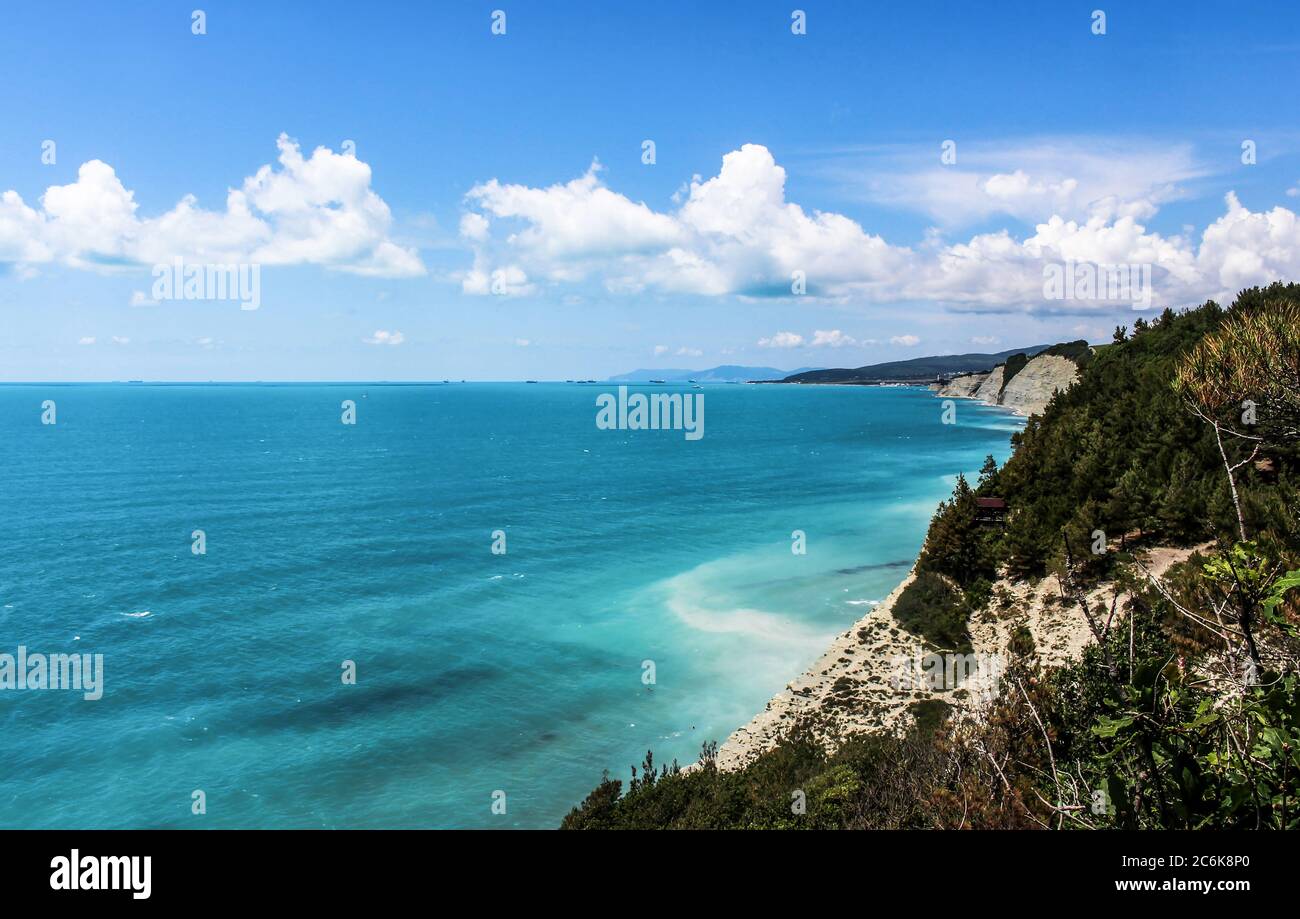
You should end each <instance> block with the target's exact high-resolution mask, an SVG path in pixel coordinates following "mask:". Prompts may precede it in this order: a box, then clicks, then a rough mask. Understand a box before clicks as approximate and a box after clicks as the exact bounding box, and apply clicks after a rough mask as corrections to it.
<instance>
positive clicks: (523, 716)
mask: <svg viewBox="0 0 1300 919" xmlns="http://www.w3.org/2000/svg"><path fill="white" fill-rule="evenodd" d="M631 390H632V391H633V392H644V393H652V392H674V393H681V394H683V395H688V396H691V397H692V398H694V397H698V396H702V397H703V403H704V408H705V412H704V426H703V436H702V437H700V438H699V439H690V438H688V437H686V436H685V435H684V432H683V431H681V430H626V429H613V430H610V429H602V428H601V427H598V426H597V424H596V418H597V412H598V404H597V403H598V399H599V397H600V396H601V395H602V394H603V393H613V392H615V391H616V386H614V385H613V384H599V383H597V384H578V383H573V384H566V383H535V384H529V383H463V384H456V383H450V384H418V385H415V384H412V385H399V384H382V383H322V384H247V385H245V384H208V385H191V384H147V383H121V384H102V385H101V384H63V385H55V384H39V385H26V384H11V385H4V386H0V764H3V768H0V827H5V828H46V827H53V828H101V827H103V828H119V827H121V828H129V827H164V828H195V829H204V828H229V827H245V828H290V827H308V828H312V827H321V828H351V827H469V828H501V829H504V828H520V827H524V828H547V827H555V826H557V825H558V824H559V822H560V821H561V819H562V818H563V817H564V815H565V814H566V813H567V812H568V811H569V810H570V809H571V808H572V807H574V806H575V805H577V804H578V803H579V802H580V801H581V800H582V799H583V797H584V796H585V795H586V794H587V792H588V791H590V790H591V788H593V787H594V786H595V785H596V784H597V783H598V782H599V781H600V779H601V777H602V774H603V773H604V772H606V771H608V774H609V775H610V776H611V777H613V778H618V779H622V780H624V781H626V780H627V779H628V777H629V776H630V774H631V773H630V767H631V766H632V765H634V764H637V765H639V764H640V763H641V762H642V760H643V759H644V758H645V755H646V752H647V751H653V755H654V761H655V763H656V764H659V763H664V764H668V763H672V762H673V761H674V760H676V761H677V762H678V763H680V764H686V763H689V762H692V761H694V760H695V759H696V758H697V757H698V755H699V751H700V748H701V745H702V744H704V743H705V742H707V741H717V742H719V743H721V742H722V741H724V740H725V739H726V738H727V736H728V735H729V734H730V733H731V732H732V731H734V730H735V729H736V728H737V727H739V726H741V725H743V724H744V723H746V722H747V721H748V720H749V719H750V718H751V717H752V716H753V715H754V714H755V713H756V712H758V711H760V710H762V708H763V706H764V705H765V703H766V702H767V700H768V699H769V698H771V697H772V696H773V695H774V694H775V693H777V692H779V691H780V690H781V689H782V688H783V687H784V686H785V684H786V683H787V682H789V681H790V680H791V679H793V678H794V677H796V676H797V675H798V674H799V673H800V672H802V671H803V670H804V669H805V668H806V667H807V666H808V665H809V664H811V663H812V662H813V661H815V660H816V659H817V657H818V656H820V654H821V652H822V651H823V650H824V649H825V647H826V646H827V645H828V644H829V642H830V641H831V640H832V639H833V638H834V637H835V635H836V634H837V633H841V632H843V631H845V630H846V629H848V628H849V627H850V626H851V625H852V624H853V623H854V622H855V621H856V620H857V619H859V618H861V617H862V616H864V615H868V614H869V613H870V612H871V611H872V609H873V608H874V607H875V605H876V604H878V603H879V601H880V600H881V599H883V598H884V597H885V596H886V594H888V593H889V592H890V591H891V590H892V589H893V588H894V587H895V586H896V585H897V584H898V583H899V582H900V581H901V580H902V579H903V578H904V577H905V576H906V574H907V572H908V570H909V568H910V567H911V565H912V562H913V560H914V559H915V557H916V554H917V552H918V550H919V549H920V547H921V543H922V540H923V538H924V535H925V530H926V526H927V524H928V522H929V520H930V518H931V516H932V515H933V513H934V511H935V509H936V507H937V506H938V504H939V502H940V501H941V500H943V499H944V498H945V497H946V496H947V495H948V494H949V492H950V490H951V488H952V486H953V484H954V482H955V481H956V477H957V475H958V474H959V473H965V474H966V475H967V476H968V477H970V478H973V477H974V475H975V474H976V472H977V470H978V469H979V467H980V465H981V463H982V461H983V460H984V458H985V456H986V455H989V454H992V455H993V456H994V457H995V458H996V459H997V460H998V461H999V463H1000V462H1002V461H1004V460H1005V459H1006V457H1007V455H1008V454H1009V452H1010V436H1011V434H1012V433H1013V432H1014V431H1016V430H1018V429H1020V427H1021V425H1022V421H1021V419H1019V418H1017V417H1015V416H1013V415H1011V414H1010V413H1008V412H1006V411H1004V410H1002V409H998V408H995V407H988V406H983V405H979V404H976V403H974V402H965V401H963V402H959V403H958V404H957V407H956V417H955V419H954V422H955V423H952V424H945V423H943V408H942V405H943V403H942V402H941V401H940V400H938V399H936V398H934V396H933V394H932V393H931V392H929V391H928V390H927V389H925V388H921V387H892V386H793V385H727V384H716V385H714V384H709V385H703V386H701V387H698V388H697V387H692V386H689V385H681V386H673V385H653V384H650V385H638V386H633V387H631ZM349 405H350V406H351V409H349ZM349 412H350V413H351V418H350V419H349V418H348V414H349ZM348 420H351V421H352V422H353V423H345V422H346V421H348ZM51 422H52V423H51ZM800 550H802V551H800ZM20 647H21V648H23V649H24V653H25V654H26V655H27V656H28V657H30V656H31V655H34V654H38V655H59V654H68V655H85V660H87V661H90V660H92V659H93V656H95V655H102V658H101V661H102V685H101V687H100V691H101V693H102V695H101V696H100V697H99V698H97V699H87V698H86V695H87V693H86V692H83V691H77V690H75V689H57V690H56V689H49V688H45V689H41V688H20V687H19V686H17V685H14V684H15V683H17V679H16V678H15V679H13V680H11V682H10V684H9V686H8V687H7V688H4V687H5V684H4V681H3V668H4V657H3V655H9V656H10V659H11V660H13V661H14V662H15V663H14V664H12V665H11V666H15V667H16V660H17V656H18V654H19V648H20ZM37 685H39V683H38V684H37Z"/></svg>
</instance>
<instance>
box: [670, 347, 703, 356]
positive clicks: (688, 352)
mask: <svg viewBox="0 0 1300 919" xmlns="http://www.w3.org/2000/svg"><path fill="white" fill-rule="evenodd" d="M673 353H674V354H675V355H676V356H677V357H703V356H704V352H703V351H701V350H700V349H699V348H687V347H686V346H685V345H683V346H682V347H680V348H678V349H677V350H676V351H674V352H673Z"/></svg>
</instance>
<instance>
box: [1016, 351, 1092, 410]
mask: <svg viewBox="0 0 1300 919" xmlns="http://www.w3.org/2000/svg"><path fill="white" fill-rule="evenodd" d="M998 369H999V370H1001V368H998ZM1077 379H1079V367H1078V365H1077V364H1075V363H1074V361H1072V360H1070V359H1069V358H1068V357H1059V356H1058V355H1055V354H1040V355H1039V356H1038V357H1036V358H1034V359H1033V360H1031V361H1030V362H1029V363H1028V364H1026V365H1025V369H1024V370H1022V371H1020V372H1019V373H1017V374H1016V375H1015V376H1014V377H1012V379H1011V382H1009V383H1008V384H1007V385H1006V388H1005V389H1004V390H1002V398H1001V399H1000V400H999V402H998V404H999V405H1005V406H1006V407H1007V408H1010V409H1014V410H1015V411H1017V412H1019V413H1020V414H1022V415H1035V414H1040V413H1041V412H1042V411H1043V409H1045V408H1046V407H1047V403H1048V402H1050V401H1051V400H1052V396H1053V395H1054V394H1055V393H1056V392H1057V391H1058V390H1062V389H1069V388H1070V387H1071V386H1073V385H1074V381H1075V380H1077Z"/></svg>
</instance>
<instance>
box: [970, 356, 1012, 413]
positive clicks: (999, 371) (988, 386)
mask: <svg viewBox="0 0 1300 919" xmlns="http://www.w3.org/2000/svg"><path fill="white" fill-rule="evenodd" d="M1004 370H1006V365H1005V364H999V365H998V366H996V367H994V368H993V370H992V371H991V372H990V373H989V375H988V376H986V377H985V378H984V382H983V383H980V388H979V389H977V390H975V396H974V398H976V399H979V400H980V401H981V402H987V403H988V404H989V405H998V404H1000V403H999V402H998V395H999V394H1000V393H1001V392H1002V380H1003V371H1004Z"/></svg>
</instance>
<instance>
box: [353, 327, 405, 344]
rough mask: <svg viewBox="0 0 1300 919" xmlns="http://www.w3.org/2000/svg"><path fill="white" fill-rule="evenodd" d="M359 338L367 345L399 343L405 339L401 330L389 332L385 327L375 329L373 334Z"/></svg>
mask: <svg viewBox="0 0 1300 919" xmlns="http://www.w3.org/2000/svg"><path fill="white" fill-rule="evenodd" d="M361 340H362V341H364V342H365V343H366V344H368V345H400V344H401V343H402V342H404V341H406V336H405V335H403V334H402V333H401V332H389V331H388V330H387V329H376V330H375V334H374V335H371V336H370V337H369V338H363V339H361Z"/></svg>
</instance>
